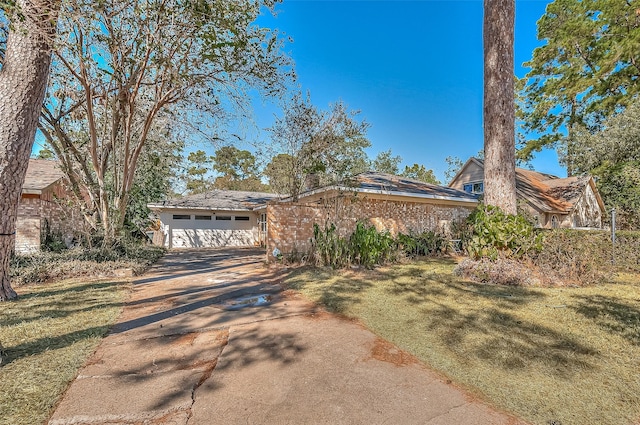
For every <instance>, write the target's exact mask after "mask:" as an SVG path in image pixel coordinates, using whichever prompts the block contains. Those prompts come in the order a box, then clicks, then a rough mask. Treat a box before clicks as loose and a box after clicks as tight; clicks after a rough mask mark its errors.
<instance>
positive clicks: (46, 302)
mask: <svg viewBox="0 0 640 425" xmlns="http://www.w3.org/2000/svg"><path fill="white" fill-rule="evenodd" d="M119 285H121V283H120V282H92V283H86V284H81V285H74V286H70V287H67V288H62V289H51V290H45V291H39V292H30V293H27V294H24V295H19V297H18V300H16V302H17V303H19V305H17V306H18V308H20V309H21V312H20V314H14V315H10V316H8V317H6V318H3V319H2V324H3V326H14V325H18V324H22V323H29V322H35V321H38V320H41V319H60V318H65V317H68V316H70V315H72V314H76V313H82V312H86V311H93V310H98V309H102V308H108V307H122V306H123V305H124V303H123V302H116V303H113V302H104V301H103V298H102V297H104V298H106V299H108V298H110V293H112V292H113V291H114V287H116V286H119ZM87 291H91V293H92V294H93V296H92V297H91V298H92V300H90V301H89V300H88V299H87V295H86V292H87Z"/></svg>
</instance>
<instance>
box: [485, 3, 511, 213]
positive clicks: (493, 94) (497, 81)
mask: <svg viewBox="0 0 640 425" xmlns="http://www.w3.org/2000/svg"><path fill="white" fill-rule="evenodd" d="M515 9H516V5H515V0H485V1H484V31H483V41H484V105H483V108H484V154H485V160H484V201H485V202H486V203H487V204H488V205H493V206H496V207H499V208H501V209H502V210H503V211H505V212H506V213H508V214H516V213H517V202H516V159H515V150H516V149H515V134H514V129H515V105H514V103H515V101H514V80H513V72H514V68H513V57H514V52H513V40H514V21H515Z"/></svg>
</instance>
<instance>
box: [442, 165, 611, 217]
mask: <svg viewBox="0 0 640 425" xmlns="http://www.w3.org/2000/svg"><path fill="white" fill-rule="evenodd" d="M449 186H450V187H452V188H454V189H458V190H463V191H465V192H467V193H470V194H475V195H482V193H483V192H484V162H483V161H482V160H481V159H478V158H470V159H469V160H468V161H467V162H466V163H465V164H464V165H463V166H462V168H461V169H460V171H458V173H457V174H456V176H455V177H454V178H453V180H451V183H449ZM516 194H517V197H518V204H519V206H520V207H521V208H524V209H525V210H526V211H527V212H528V213H530V214H531V215H532V216H533V218H534V220H536V222H537V223H538V225H539V226H540V227H543V228H559V227H564V228H601V227H602V217H603V215H604V213H605V209H604V204H603V202H602V199H601V198H600V194H599V193H598V189H597V188H596V184H595V181H594V180H593V178H592V177H591V176H583V177H567V178H559V177H556V176H554V175H551V174H544V173H538V172H537V171H532V170H525V169H523V168H516Z"/></svg>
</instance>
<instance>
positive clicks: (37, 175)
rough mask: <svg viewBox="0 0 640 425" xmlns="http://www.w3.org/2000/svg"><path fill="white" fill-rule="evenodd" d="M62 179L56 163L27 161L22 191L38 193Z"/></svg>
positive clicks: (46, 160)
mask: <svg viewBox="0 0 640 425" xmlns="http://www.w3.org/2000/svg"><path fill="white" fill-rule="evenodd" d="M63 177H64V173H63V172H62V170H60V167H59V164H58V161H52V160H48V159H29V165H28V166H27V173H26V175H25V179H24V184H23V185H22V191H23V192H27V193H28V192H32V193H33V192H37V193H39V192H40V191H42V190H44V189H46V188H47V187H49V186H51V185H52V184H53V183H55V182H57V181H58V180H60V179H62V178H63Z"/></svg>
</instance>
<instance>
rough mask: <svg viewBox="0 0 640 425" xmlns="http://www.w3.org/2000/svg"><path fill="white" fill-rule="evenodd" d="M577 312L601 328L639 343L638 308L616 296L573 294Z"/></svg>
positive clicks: (636, 343)
mask: <svg viewBox="0 0 640 425" xmlns="http://www.w3.org/2000/svg"><path fill="white" fill-rule="evenodd" d="M574 299H575V300H576V302H577V305H575V306H572V307H571V308H573V309H574V310H575V311H576V312H577V313H579V314H582V315H583V316H584V317H587V318H589V319H592V320H593V321H594V323H595V324H597V325H598V326H600V327H601V328H603V329H605V330H607V331H610V332H614V333H616V334H618V335H620V336H621V337H623V338H625V339H626V340H627V341H629V342H630V343H632V344H634V345H640V309H638V306H632V305H629V304H626V303H624V302H622V301H621V300H620V299H618V298H614V297H608V296H604V295H591V296H575V297H574Z"/></svg>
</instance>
